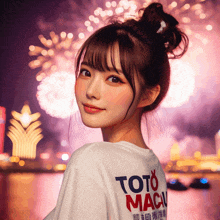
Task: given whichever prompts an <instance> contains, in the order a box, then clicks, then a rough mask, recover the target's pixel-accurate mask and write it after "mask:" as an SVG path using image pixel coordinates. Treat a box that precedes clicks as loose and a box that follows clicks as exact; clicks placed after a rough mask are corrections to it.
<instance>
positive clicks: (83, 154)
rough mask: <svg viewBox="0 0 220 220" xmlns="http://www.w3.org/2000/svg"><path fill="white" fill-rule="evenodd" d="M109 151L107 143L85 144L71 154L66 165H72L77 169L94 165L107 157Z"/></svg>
mask: <svg viewBox="0 0 220 220" xmlns="http://www.w3.org/2000/svg"><path fill="white" fill-rule="evenodd" d="M109 149H110V146H109V143H107V142H94V143H88V144H85V145H83V146H82V147H81V148H79V149H77V150H76V151H74V152H73V154H72V155H71V158H70V161H69V163H68V164H69V165H71V164H74V166H79V167H82V166H91V165H94V164H95V163H97V162H100V160H102V159H104V158H106V156H109Z"/></svg>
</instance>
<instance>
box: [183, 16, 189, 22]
mask: <svg viewBox="0 0 220 220" xmlns="http://www.w3.org/2000/svg"><path fill="white" fill-rule="evenodd" d="M182 21H183V22H184V23H190V21H191V20H190V18H188V17H183V18H182Z"/></svg>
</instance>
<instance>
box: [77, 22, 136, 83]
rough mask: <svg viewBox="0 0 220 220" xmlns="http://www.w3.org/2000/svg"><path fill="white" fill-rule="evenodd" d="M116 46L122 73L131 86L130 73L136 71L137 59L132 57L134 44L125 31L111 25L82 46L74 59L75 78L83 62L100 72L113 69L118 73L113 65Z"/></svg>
mask: <svg viewBox="0 0 220 220" xmlns="http://www.w3.org/2000/svg"><path fill="white" fill-rule="evenodd" d="M109 33H111V34H109ZM116 44H118V45H119V54H120V55H119V57H120V65H121V68H122V72H123V74H124V75H125V77H126V78H127V79H128V81H129V83H130V84H131V85H132V84H133V79H132V78H133V77H132V76H133V74H132V72H133V71H134V70H135V71H136V69H135V67H136V65H135V60H136V59H137V57H135V56H134V51H133V50H134V43H133V41H132V38H131V37H129V34H128V33H127V32H126V31H124V30H121V28H119V27H115V26H114V27H111V25H109V26H107V27H104V28H102V29H100V30H99V31H98V32H97V33H96V34H95V35H92V36H91V37H89V38H88V39H87V40H86V41H85V43H84V44H83V45H82V47H81V49H80V50H79V53H78V56H77V59H76V61H77V64H76V76H77V75H78V74H79V68H80V66H81V63H82V62H85V63H86V64H87V65H88V66H90V67H91V68H93V69H96V70H98V71H100V72H104V71H110V70H112V68H113V69H114V71H115V72H117V73H118V72H119V71H118V70H117V68H116V65H115V60H116V58H115V48H116V47H115V45H116ZM109 53H110V54H109ZM109 55H110V63H109ZM109 65H110V66H109ZM132 87H133V86H132Z"/></svg>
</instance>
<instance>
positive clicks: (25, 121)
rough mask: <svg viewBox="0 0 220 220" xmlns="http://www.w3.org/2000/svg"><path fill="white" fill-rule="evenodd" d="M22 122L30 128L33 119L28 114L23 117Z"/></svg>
mask: <svg viewBox="0 0 220 220" xmlns="http://www.w3.org/2000/svg"><path fill="white" fill-rule="evenodd" d="M21 122H22V123H23V124H24V125H25V126H28V125H29V124H30V122H31V117H30V115H29V114H28V113H26V112H25V113H24V114H23V115H22V116H21Z"/></svg>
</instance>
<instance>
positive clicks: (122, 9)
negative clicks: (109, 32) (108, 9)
mask: <svg viewBox="0 0 220 220" xmlns="http://www.w3.org/2000/svg"><path fill="white" fill-rule="evenodd" d="M123 11H124V8H122V7H120V8H116V9H115V13H116V14H120V13H122V12H123Z"/></svg>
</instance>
